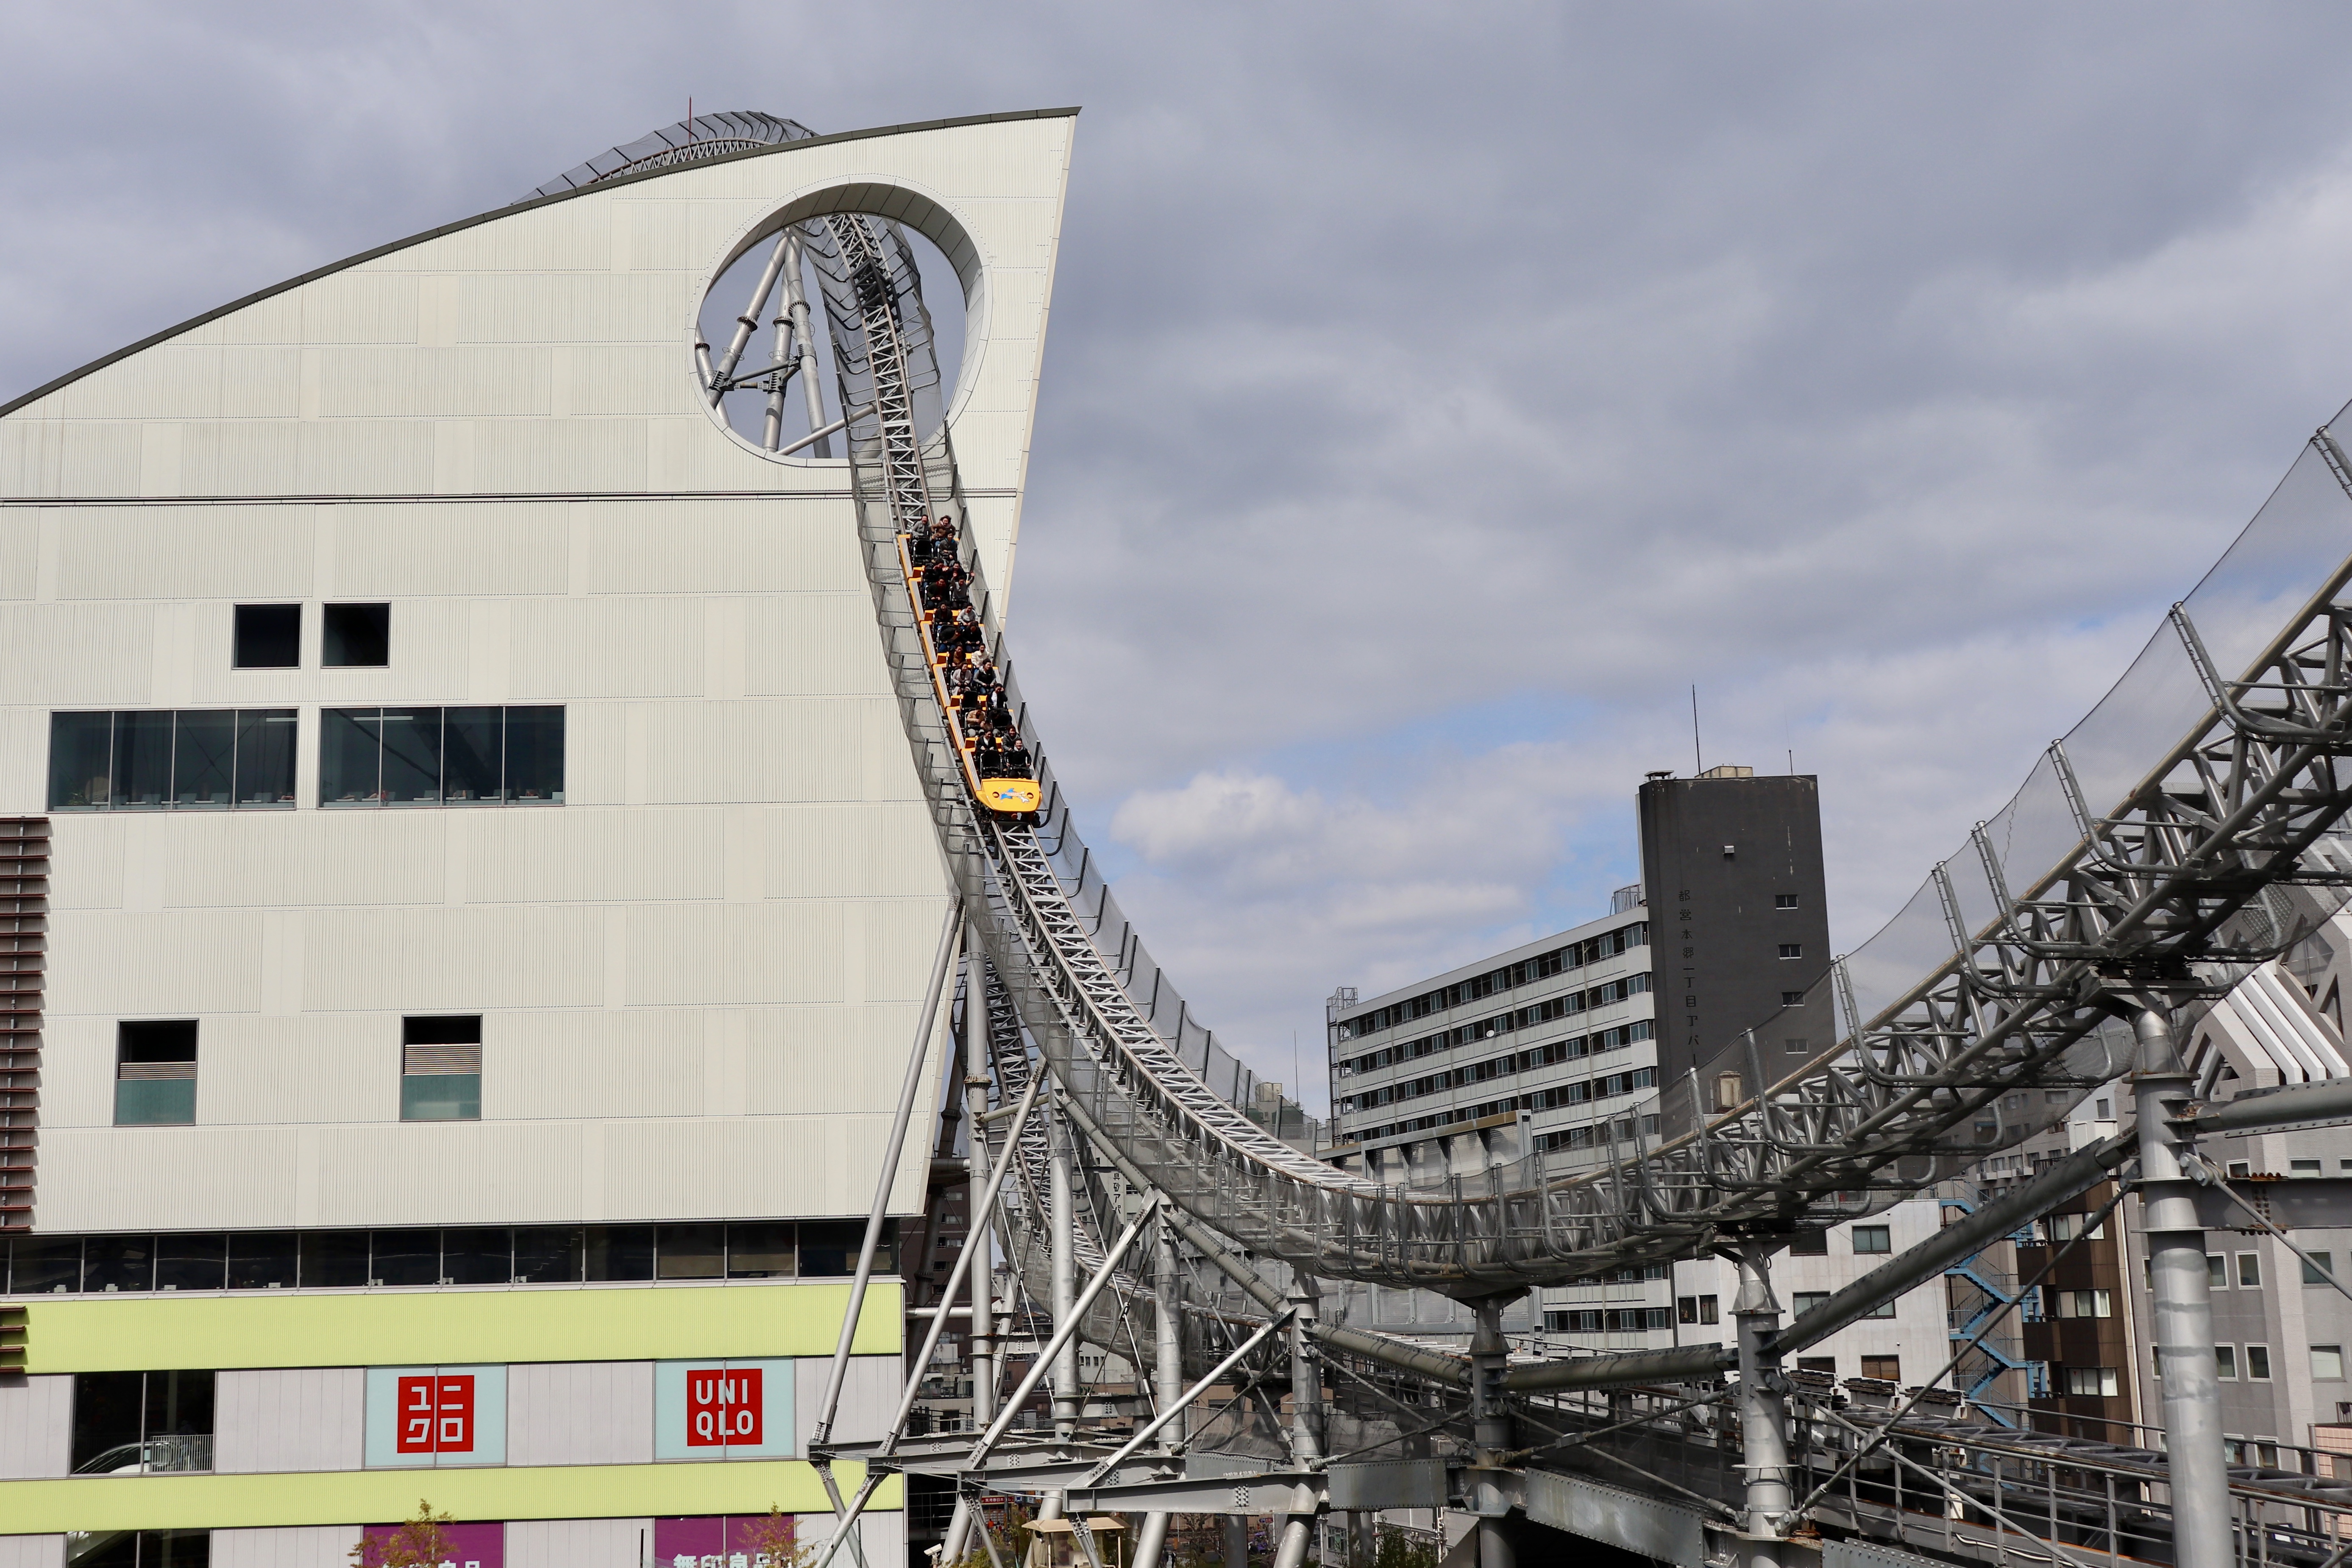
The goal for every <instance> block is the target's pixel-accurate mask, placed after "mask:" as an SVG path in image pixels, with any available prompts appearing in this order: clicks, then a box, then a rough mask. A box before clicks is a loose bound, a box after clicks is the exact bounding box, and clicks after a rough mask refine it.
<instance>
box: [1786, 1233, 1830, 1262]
mask: <svg viewBox="0 0 2352 1568" xmlns="http://www.w3.org/2000/svg"><path fill="white" fill-rule="evenodd" d="M1829 1255H1830V1237H1829V1232H1827V1231H1825V1230H1801V1231H1799V1232H1798V1233H1797V1234H1796V1235H1795V1236H1794V1237H1790V1241H1789V1256H1790V1257H1791V1258H1827V1257H1828V1256H1829Z"/></svg>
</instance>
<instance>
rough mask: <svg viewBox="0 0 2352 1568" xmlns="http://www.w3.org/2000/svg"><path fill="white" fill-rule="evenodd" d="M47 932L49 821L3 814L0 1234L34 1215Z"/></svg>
mask: <svg viewBox="0 0 2352 1568" xmlns="http://www.w3.org/2000/svg"><path fill="white" fill-rule="evenodd" d="M48 935H49V819H48V818H47V817H46V816H21V817H0V1231H7V1230H23V1229H25V1228H26V1227H27V1226H30V1225H31V1224H32V1218H33V1160H34V1151H35V1146H36V1142H37V1119H38V1116H39V1112H40V1082H41V1071H40V1069H41V985H42V980H43V977H44V973H45V971H46V968H47V955H48Z"/></svg>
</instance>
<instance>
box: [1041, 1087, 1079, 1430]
mask: <svg viewBox="0 0 2352 1568" xmlns="http://www.w3.org/2000/svg"><path fill="white" fill-rule="evenodd" d="M1053 1131H1054V1142H1053V1149H1054V1158H1053V1162H1052V1166H1051V1177H1050V1181H1049V1186H1050V1187H1051V1189H1052V1190H1051V1192H1050V1194H1049V1196H1048V1201H1049V1202H1050V1203H1051V1205H1053V1210H1054V1215H1053V1220H1054V1260H1053V1261H1054V1327H1055V1329H1057V1330H1058V1329H1060V1328H1061V1327H1062V1325H1063V1324H1065V1323H1066V1322H1068V1321H1070V1310H1071V1303H1072V1302H1073V1301H1075V1300H1076V1298H1077V1289H1078V1287H1077V1279H1078V1261H1077V1259H1078V1231H1077V1226H1078V1215H1077V1198H1076V1182H1075V1181H1074V1180H1073V1178H1072V1175H1071V1170H1070V1167H1071V1164H1072V1163H1073V1162H1072V1158H1071V1156H1072V1153H1073V1151H1072V1150H1071V1148H1070V1142H1071V1140H1072V1138H1073V1137H1074V1136H1075V1134H1076V1129H1075V1128H1073V1127H1072V1126H1071V1125H1070V1123H1069V1121H1068V1119H1067V1118H1066V1117H1060V1116H1056V1117H1055V1119H1054V1129H1053ZM1077 1430H1078V1342H1077V1340H1076V1337H1075V1336H1073V1337H1072V1338H1071V1339H1070V1340H1069V1342H1067V1343H1066V1345H1064V1347H1063V1349H1062V1353H1061V1354H1059V1355H1057V1356H1055V1358H1054V1435H1055V1436H1056V1437H1059V1438H1060V1439H1061V1440H1062V1441H1064V1442H1068V1441H1069V1440H1070V1439H1071V1438H1072V1437H1074V1436H1076V1435H1077Z"/></svg>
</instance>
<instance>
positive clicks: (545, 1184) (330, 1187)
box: [315, 1121, 789, 1225]
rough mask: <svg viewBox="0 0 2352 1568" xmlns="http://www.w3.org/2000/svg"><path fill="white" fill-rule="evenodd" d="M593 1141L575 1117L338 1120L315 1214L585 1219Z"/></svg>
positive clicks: (395, 1219)
mask: <svg viewBox="0 0 2352 1568" xmlns="http://www.w3.org/2000/svg"><path fill="white" fill-rule="evenodd" d="M585 1143H586V1140H585V1137H584V1130H583V1128H582V1127H581V1126H580V1124H579V1123H577V1122H572V1121H560V1122H534V1121H419V1122H407V1123H394V1124H392V1125H389V1126H374V1127H346V1128H338V1129H336V1130H335V1133H334V1136H333V1137H331V1138H330V1139H327V1140H325V1141H324V1142H322V1143H321V1144H320V1148H319V1152H318V1175H317V1182H316V1185H317V1191H318V1194H319V1215H318V1219H317V1221H316V1222H315V1223H317V1224H320V1225H397V1224H403V1223H406V1224H414V1223H415V1221H416V1220H417V1218H418V1217H419V1216H420V1215H433V1216H434V1217H436V1218H437V1219H440V1220H442V1221H444V1222H446V1223H447V1224H450V1225H490V1224H495V1223H499V1222H509V1221H510V1222H512V1223H514V1224H517V1225H532V1224H537V1223H539V1222H541V1221H554V1220H568V1219H577V1218H579V1217H580V1193H581V1187H582V1180H581V1173H582V1169H583V1152H584V1149H585ZM394 1175H396V1177H397V1179H396V1180H387V1176H394ZM778 1212H780V1213H781V1212H789V1211H781V1210H780V1211H778Z"/></svg>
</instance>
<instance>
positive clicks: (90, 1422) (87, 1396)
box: [73, 1372, 147, 1475]
mask: <svg viewBox="0 0 2352 1568" xmlns="http://www.w3.org/2000/svg"><path fill="white" fill-rule="evenodd" d="M146 1393H147V1374H146V1373H139V1372H83V1373H75V1374H74V1402H73V1468H74V1471H75V1473H76V1474H79V1475H106V1474H110V1473H111V1472H113V1471H116V1470H136V1469H137V1468H139V1439H140V1431H139V1422H140V1417H141V1416H142V1415H144V1414H145V1405H146Z"/></svg>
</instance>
